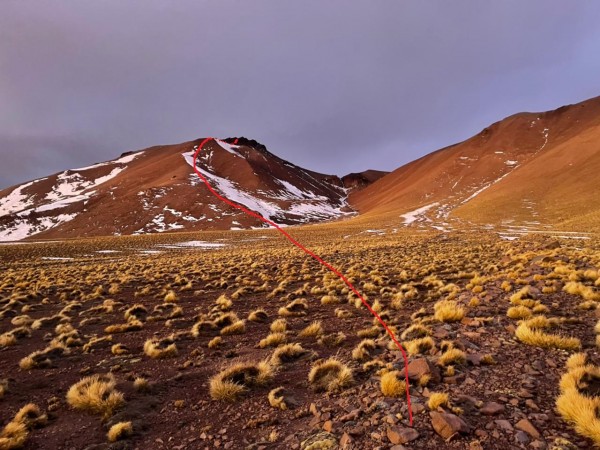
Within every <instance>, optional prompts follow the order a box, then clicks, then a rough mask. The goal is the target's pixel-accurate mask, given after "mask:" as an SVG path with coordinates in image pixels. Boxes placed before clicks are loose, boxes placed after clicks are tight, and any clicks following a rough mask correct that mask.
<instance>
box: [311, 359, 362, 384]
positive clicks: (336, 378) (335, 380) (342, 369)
mask: <svg viewBox="0 0 600 450" xmlns="http://www.w3.org/2000/svg"><path fill="white" fill-rule="evenodd" d="M308 382H309V383H310V384H311V386H312V387H313V389H314V390H316V391H327V392H339V391H341V390H342V389H344V388H346V387H348V386H350V385H351V384H352V383H353V382H354V377H353V376H352V369H350V368H349V367H348V366H346V365H345V364H344V363H342V362H341V361H339V360H338V359H336V358H329V359H327V360H322V361H318V362H316V363H315V364H314V365H313V366H312V368H311V370H310V373H309V374H308Z"/></svg>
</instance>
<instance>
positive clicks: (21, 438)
mask: <svg viewBox="0 0 600 450" xmlns="http://www.w3.org/2000/svg"><path fill="white" fill-rule="evenodd" d="M28 437H29V430H28V429H27V426H26V425H25V424H24V423H21V422H17V421H14V420H13V421H11V422H8V423H7V424H6V426H5V427H4V429H3V430H2V431H1V432H0V449H2V450H13V449H17V448H21V447H23V446H24V445H25V443H26V442H27V438H28Z"/></svg>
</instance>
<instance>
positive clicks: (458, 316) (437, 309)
mask: <svg viewBox="0 0 600 450" xmlns="http://www.w3.org/2000/svg"><path fill="white" fill-rule="evenodd" d="M433 309H434V314H433V317H434V318H435V319H436V320H438V321H440V322H459V321H461V320H462V319H463V317H465V310H464V308H463V307H462V306H460V305H459V304H458V303H456V302H455V301H453V300H442V301H439V302H437V303H436V304H435V305H434V306H433Z"/></svg>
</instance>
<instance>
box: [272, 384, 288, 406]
mask: <svg viewBox="0 0 600 450" xmlns="http://www.w3.org/2000/svg"><path fill="white" fill-rule="evenodd" d="M283 390H284V389H283V387H278V388H275V389H273V390H271V391H270V392H269V395H268V397H267V398H268V399H269V405H271V406H272V407H273V408H277V409H281V410H282V411H285V410H286V409H288V406H287V405H286V403H285V398H284V396H283V395H282V394H283ZM280 394H281V395H280Z"/></svg>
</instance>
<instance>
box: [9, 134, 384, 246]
mask: <svg viewBox="0 0 600 450" xmlns="http://www.w3.org/2000/svg"><path fill="white" fill-rule="evenodd" d="M234 141H235V138H230V139H226V140H213V141H210V142H209V143H207V144H206V145H205V148H204V149H203V150H202V153H201V154H200V155H199V158H198V167H199V168H200V171H201V172H202V173H203V174H204V175H205V176H206V177H207V178H208V180H209V182H210V183H211V185H212V186H213V187H214V188H216V190H217V191H218V192H220V193H221V194H223V195H224V196H225V197H227V198H229V199H231V200H233V201H236V202H238V203H240V204H242V205H244V206H245V207H247V208H249V209H251V210H253V211H257V212H259V213H260V214H262V215H263V216H265V217H267V218H269V219H271V220H273V221H275V222H276V223H278V224H281V225H294V224H301V223H308V222H318V221H322V220H328V219H332V218H336V217H339V216H343V215H348V214H352V212H353V211H352V209H351V208H350V207H349V206H348V204H347V202H346V197H347V194H348V192H349V191H350V190H351V189H358V188H361V187H363V186H365V185H366V184H368V183H370V181H371V180H373V179H377V178H378V177H379V176H381V175H382V174H383V173H378V172H376V171H372V172H371V171H367V172H364V173H361V174H354V175H355V176H354V177H350V178H346V179H345V181H343V180H342V179H341V178H339V177H337V176H333V175H323V174H320V173H316V172H312V171H309V170H306V169H303V168H301V167H298V166H296V165H294V164H291V163H289V162H287V161H285V160H283V159H281V158H278V157H277V156H275V155H273V154H272V153H270V152H269V151H267V149H266V147H265V146H264V145H261V144H259V143H258V142H256V141H254V140H249V139H246V138H239V139H238V141H237V142H238V145H232V142H234ZM200 142H201V139H198V140H196V141H190V142H184V143H182V144H178V145H166V146H158V147H152V148H149V149H146V150H142V151H138V152H128V153H126V154H123V155H122V156H121V157H120V158H118V159H115V160H112V161H108V162H104V163H99V164H94V165H92V166H88V167H82V168H79V169H73V170H66V171H64V172H61V173H57V174H54V175H51V176H48V177H45V178H40V179H37V180H33V181H31V182H28V183H24V184H21V185H19V186H13V187H11V188H8V189H5V190H3V191H0V240H5V241H11V240H20V239H24V238H28V237H31V236H35V238H36V239H40V238H57V237H60V238H65V237H79V236H99V235H129V234H144V233H152V232H164V231H194V230H211V229H212V230H229V229H243V228H251V227H262V226H264V224H263V223H262V222H260V221H259V220H257V219H254V218H252V217H249V216H247V215H246V214H244V213H242V212H241V211H239V210H237V209H235V208H233V207H230V206H228V205H226V204H224V203H223V202H221V201H220V200H218V199H217V198H215V197H214V196H213V195H212V194H211V193H210V192H209V191H208V190H207V189H206V188H205V186H204V185H203V184H202V182H201V180H200V179H199V178H198V176H197V175H196V174H195V173H194V172H193V168H192V164H193V162H192V160H193V154H194V151H195V149H196V148H197V145H198V144H199V143H200Z"/></svg>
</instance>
